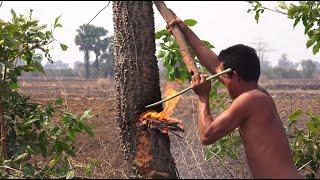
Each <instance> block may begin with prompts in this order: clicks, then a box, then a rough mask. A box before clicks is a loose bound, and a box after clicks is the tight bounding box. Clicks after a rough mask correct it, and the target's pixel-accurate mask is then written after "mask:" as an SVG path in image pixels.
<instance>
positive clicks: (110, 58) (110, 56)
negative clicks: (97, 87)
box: [100, 36, 114, 77]
mask: <svg viewBox="0 0 320 180" xmlns="http://www.w3.org/2000/svg"><path fill="white" fill-rule="evenodd" d="M107 40H108V43H107V44H108V47H107V49H106V51H105V52H103V54H102V55H101V57H100V59H101V62H102V71H103V74H104V77H109V76H111V77H113V76H114V43H113V36H110V37H108V38H107Z"/></svg>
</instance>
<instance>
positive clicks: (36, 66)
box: [34, 60, 45, 74]
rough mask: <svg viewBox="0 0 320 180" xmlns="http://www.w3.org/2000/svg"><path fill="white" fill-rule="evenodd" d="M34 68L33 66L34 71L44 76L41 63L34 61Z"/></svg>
mask: <svg viewBox="0 0 320 180" xmlns="http://www.w3.org/2000/svg"><path fill="white" fill-rule="evenodd" d="M34 66H35V68H36V70H37V71H39V72H41V73H43V74H45V72H44V68H43V66H42V64H41V62H39V61H37V60H35V61H34Z"/></svg>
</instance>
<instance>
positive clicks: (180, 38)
mask: <svg viewBox="0 0 320 180" xmlns="http://www.w3.org/2000/svg"><path fill="white" fill-rule="evenodd" d="M153 3H154V4H155V5H156V7H157V9H158V10H159V12H160V14H161V15H162V17H163V18H164V20H165V21H166V22H167V24H169V23H170V22H171V21H172V20H173V19H174V16H173V14H172V13H171V11H170V10H169V9H168V8H167V6H166V4H165V3H164V2H163V1H153ZM172 34H173V36H174V38H175V39H176V41H177V44H178V46H179V49H180V53H181V56H182V59H183V61H184V63H185V64H186V66H187V69H188V72H189V73H190V74H191V75H193V74H196V73H199V69H198V67H197V66H196V64H195V62H194V59H193V58H192V56H191V53H190V51H189V49H188V45H187V42H186V40H185V38H184V35H183V34H182V32H181V31H180V29H179V28H178V27H177V25H174V26H173V27H172Z"/></svg>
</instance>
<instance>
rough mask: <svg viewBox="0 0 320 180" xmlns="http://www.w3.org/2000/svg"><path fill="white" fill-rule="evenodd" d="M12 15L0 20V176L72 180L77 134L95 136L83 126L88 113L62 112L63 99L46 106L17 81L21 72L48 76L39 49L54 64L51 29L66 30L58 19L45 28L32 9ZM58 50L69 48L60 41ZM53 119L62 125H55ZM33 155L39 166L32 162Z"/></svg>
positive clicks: (88, 127)
mask: <svg viewBox="0 0 320 180" xmlns="http://www.w3.org/2000/svg"><path fill="white" fill-rule="evenodd" d="M11 14H12V19H11V21H9V22H6V21H4V20H2V19H1V20H0V54H1V56H0V124H1V125H0V128H1V132H0V135H1V140H0V143H1V152H0V153H1V154H0V177H1V178H17V177H19V178H50V177H57V176H64V177H66V178H72V177H73V176H74V170H73V167H72V165H70V164H69V159H70V157H71V156H73V155H74V154H75V153H74V148H73V143H74V141H75V137H76V134H77V133H79V132H83V131H85V132H87V133H89V134H91V135H93V131H92V129H91V127H90V126H88V125H87V124H86V122H85V121H86V119H88V118H89V117H90V111H86V112H84V113H83V114H82V116H81V117H76V116H75V115H74V114H72V113H71V112H68V110H67V109H66V108H63V100H62V99H57V100H56V101H55V102H49V103H48V104H45V105H44V104H39V103H34V102H31V101H30V99H29V97H26V96H24V95H21V94H19V93H18V89H19V84H18V77H19V76H21V74H22V73H23V72H41V73H45V72H44V68H43V66H42V64H41V59H42V58H41V56H39V55H37V54H36V51H40V52H42V53H44V54H45V57H46V58H47V59H48V60H49V61H52V60H51V56H50V54H49V48H48V47H47V46H48V45H50V44H51V43H53V42H55V41H56V39H55V38H54V36H53V30H54V29H55V28H57V27H61V26H62V25H61V24H60V23H59V18H60V17H57V18H56V19H55V22H54V25H53V26H52V28H51V29H49V30H47V29H46V27H47V25H41V24H39V21H38V20H34V19H33V18H32V10H30V13H29V15H28V16H24V15H17V14H16V13H15V11H14V10H11ZM60 47H61V49H62V50H66V49H67V46H66V45H65V44H62V43H60ZM19 61H20V63H18V62H19ZM53 118H55V119H57V120H58V123H59V124H58V123H56V122H52V119H53ZM34 157H37V160H38V162H35V161H32V160H34V159H33V158H34Z"/></svg>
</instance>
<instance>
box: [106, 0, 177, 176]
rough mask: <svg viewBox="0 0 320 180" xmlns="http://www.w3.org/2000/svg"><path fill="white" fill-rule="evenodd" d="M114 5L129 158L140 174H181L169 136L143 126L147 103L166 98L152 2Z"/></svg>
mask: <svg viewBox="0 0 320 180" xmlns="http://www.w3.org/2000/svg"><path fill="white" fill-rule="evenodd" d="M112 8H113V22H114V33H115V34H114V51H115V85H116V93H117V121H118V124H119V126H120V128H121V137H122V143H123V145H124V146H123V150H124V151H125V156H126V157H125V158H126V160H127V161H128V162H129V164H130V167H132V168H131V172H133V173H134V174H135V175H141V176H138V177H142V178H159V177H160V178H177V174H176V168H175V164H174V160H173V158H172V157H171V153H170V139H169V136H168V135H166V134H162V133H161V132H160V131H159V130H155V129H149V128H147V127H145V126H137V125H138V123H137V122H138V119H139V115H141V113H143V112H145V111H146V109H145V106H146V105H148V104H150V103H153V102H156V101H158V100H161V92H160V86H159V69H158V66H157V59H156V57H155V34H154V33H155V29H154V15H153V9H152V2H148V1H114V2H113V7H112ZM155 110H157V111H161V110H162V107H160V106H157V107H156V109H155Z"/></svg>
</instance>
